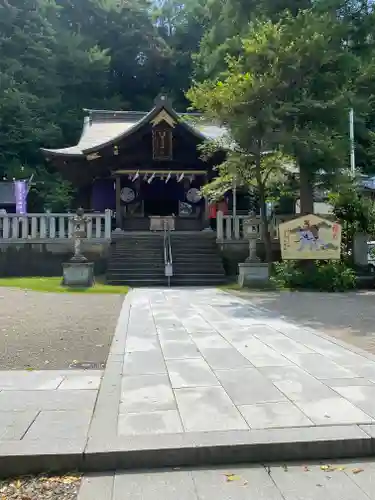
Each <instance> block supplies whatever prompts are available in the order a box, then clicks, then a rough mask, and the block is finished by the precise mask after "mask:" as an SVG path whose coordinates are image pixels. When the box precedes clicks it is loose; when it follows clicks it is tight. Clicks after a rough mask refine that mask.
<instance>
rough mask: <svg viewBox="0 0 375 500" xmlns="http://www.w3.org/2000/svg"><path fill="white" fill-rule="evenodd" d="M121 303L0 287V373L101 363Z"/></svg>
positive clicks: (120, 298) (97, 297) (118, 298)
mask: <svg viewBox="0 0 375 500" xmlns="http://www.w3.org/2000/svg"><path fill="white" fill-rule="evenodd" d="M123 300H124V297H123V296H120V295H115V294H114V295H112V294H103V295H99V294H98V295H96V294H88V295H84V294H78V293H74V294H65V293H43V292H32V291H25V290H18V289H9V288H0V370H24V369H39V370H43V369H45V370H46V369H54V370H56V369H67V368H69V366H70V364H71V363H74V362H94V363H98V364H100V363H105V361H106V359H107V356H108V352H109V347H110V344H111V340H112V336H113V334H114V331H115V328H116V323H117V319H118V316H119V313H120V310H121V306H122V302H123ZM0 499H1V497H0ZM1 500H2V499H1Z"/></svg>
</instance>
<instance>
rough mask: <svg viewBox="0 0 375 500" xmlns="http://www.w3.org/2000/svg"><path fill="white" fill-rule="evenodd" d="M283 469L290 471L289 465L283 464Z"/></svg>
mask: <svg viewBox="0 0 375 500" xmlns="http://www.w3.org/2000/svg"><path fill="white" fill-rule="evenodd" d="M283 469H284V472H288V466H287V465H285V464H284V465H283Z"/></svg>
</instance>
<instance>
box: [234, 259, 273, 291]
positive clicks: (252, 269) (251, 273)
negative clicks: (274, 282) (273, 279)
mask: <svg viewBox="0 0 375 500" xmlns="http://www.w3.org/2000/svg"><path fill="white" fill-rule="evenodd" d="M268 280H269V275H268V264H264V263H262V262H243V263H242V264H238V284H239V285H240V286H241V287H243V286H259V285H260V286H261V285H265V284H267V283H268Z"/></svg>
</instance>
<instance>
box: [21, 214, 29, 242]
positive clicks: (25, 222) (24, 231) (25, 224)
mask: <svg viewBox="0 0 375 500" xmlns="http://www.w3.org/2000/svg"><path fill="white" fill-rule="evenodd" d="M21 224H22V230H21V231H22V239H23V240H27V237H28V236H29V218H28V217H27V216H25V217H22V219H21Z"/></svg>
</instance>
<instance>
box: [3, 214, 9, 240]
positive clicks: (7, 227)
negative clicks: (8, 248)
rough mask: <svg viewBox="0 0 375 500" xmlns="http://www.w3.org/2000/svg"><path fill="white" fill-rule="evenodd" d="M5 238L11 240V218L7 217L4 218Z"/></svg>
mask: <svg viewBox="0 0 375 500" xmlns="http://www.w3.org/2000/svg"><path fill="white" fill-rule="evenodd" d="M2 219H3V238H4V239H8V238H9V217H8V216H7V215H5V216H4V217H3V218H2Z"/></svg>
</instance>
